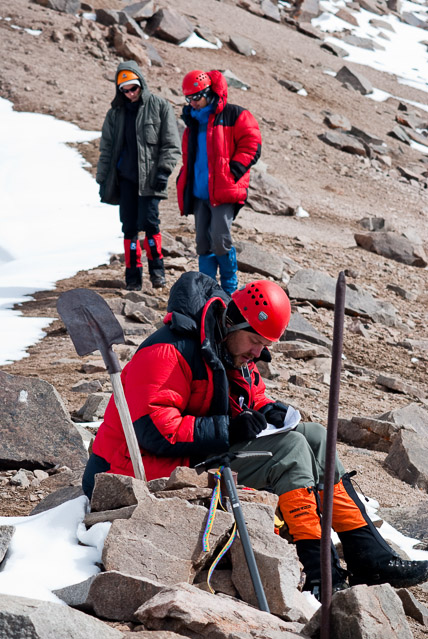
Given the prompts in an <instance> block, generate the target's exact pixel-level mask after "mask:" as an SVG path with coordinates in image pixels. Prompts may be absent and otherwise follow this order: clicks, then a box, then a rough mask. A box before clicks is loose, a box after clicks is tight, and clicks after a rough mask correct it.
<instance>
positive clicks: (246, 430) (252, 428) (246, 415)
mask: <svg viewBox="0 0 428 639" xmlns="http://www.w3.org/2000/svg"><path fill="white" fill-rule="evenodd" d="M266 426H267V422H266V419H265V417H264V415H262V414H261V413H259V412H257V411H256V410H251V409H250V408H247V409H246V410H243V411H242V413H239V415H238V416H237V417H235V418H234V419H231V420H230V423H229V443H230V445H231V446H233V444H237V443H238V442H244V441H248V440H250V439H255V438H256V437H257V435H258V434H259V433H261V431H262V430H264V429H265V428H266Z"/></svg>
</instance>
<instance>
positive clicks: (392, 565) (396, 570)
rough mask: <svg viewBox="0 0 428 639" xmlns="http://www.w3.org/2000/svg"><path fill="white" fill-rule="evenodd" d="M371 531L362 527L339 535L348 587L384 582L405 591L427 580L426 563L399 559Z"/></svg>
mask: <svg viewBox="0 0 428 639" xmlns="http://www.w3.org/2000/svg"><path fill="white" fill-rule="evenodd" d="M373 529H374V530H372V527H371V526H364V527H363V528H356V529H355V530H348V531H347V532H341V533H339V537H340V541H341V542H342V548H343V555H344V557H345V561H346V565H347V567H348V571H349V583H350V585H351V586H356V585H358V584H366V585H367V586H376V585H378V584H384V583H388V584H391V586H394V588H409V587H410V586H415V585H416V584H419V583H423V582H424V581H427V580H428V561H408V560H405V559H401V558H400V557H399V556H398V555H397V554H396V553H395V552H394V551H393V550H392V548H390V547H389V546H388V544H386V542H385V540H384V539H383V538H382V540H379V539H378V537H381V535H380V534H379V533H378V532H377V530H376V528H375V527H374V526H373ZM375 532H376V533H377V535H376V534H375ZM385 544H386V546H387V548H386V547H385Z"/></svg>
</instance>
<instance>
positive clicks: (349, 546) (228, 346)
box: [83, 272, 428, 596]
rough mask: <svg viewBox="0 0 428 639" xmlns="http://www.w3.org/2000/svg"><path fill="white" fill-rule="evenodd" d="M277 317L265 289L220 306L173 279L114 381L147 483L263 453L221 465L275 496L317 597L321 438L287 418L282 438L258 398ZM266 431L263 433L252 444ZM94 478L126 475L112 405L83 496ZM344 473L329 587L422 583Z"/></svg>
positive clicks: (420, 568) (198, 286)
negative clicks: (230, 457)
mask: <svg viewBox="0 0 428 639" xmlns="http://www.w3.org/2000/svg"><path fill="white" fill-rule="evenodd" d="M289 319H290V302H289V300H288V297H287V295H286V293H285V292H284V291H283V289H282V288H281V287H280V286H278V285H277V284H275V283H274V282H270V281H267V280H258V281H255V282H250V283H249V284H246V285H245V286H243V287H241V288H240V289H239V290H237V291H235V292H234V293H233V295H232V299H230V298H229V297H228V296H227V295H226V294H225V293H224V291H223V290H222V289H221V288H220V286H219V285H218V284H217V283H216V282H214V280H213V279H212V278H210V277H209V276H207V275H205V274H203V273H192V272H189V273H185V274H183V275H182V276H181V277H180V278H179V279H178V280H177V282H176V283H175V284H174V286H173V287H172V289H171V294H170V298H169V302H168V307H167V314H166V316H165V319H164V325H163V326H162V328H159V329H158V330H157V331H155V332H154V333H153V335H151V336H150V337H148V338H147V339H146V340H145V341H144V342H143V343H142V344H141V346H140V347H139V349H138V350H137V352H136V353H135V355H134V356H133V358H132V359H131V361H130V362H129V363H128V364H127V365H126V367H125V368H124V370H123V373H122V382H123V386H124V391H125V397H126V400H127V402H128V405H129V410H130V413H131V418H132V421H133V424H134V428H135V432H136V436H137V440H138V443H139V446H140V450H141V455H142V460H143V464H144V468H145V472H146V475H147V479H148V480H151V479H155V478H158V477H169V475H170V474H171V472H172V471H173V470H174V468H176V467H177V466H194V465H195V464H196V463H198V462H200V461H202V460H205V459H207V458H208V457H211V456H212V455H216V454H218V453H222V452H225V451H227V450H231V451H232V452H236V451H238V450H246V451H255V450H261V451H269V452H271V453H272V457H267V458H266V457H264V458H260V457H259V458H254V457H253V458H250V459H243V458H238V459H235V460H234V461H232V463H231V468H232V469H233V470H235V471H237V473H238V482H239V483H240V484H244V485H246V486H250V487H253V488H256V489H262V488H269V489H270V490H272V491H273V492H274V493H275V494H277V495H278V497H279V500H278V505H279V508H280V510H281V513H282V515H283V518H284V520H285V522H286V524H287V526H288V530H289V532H290V534H291V536H292V537H293V540H294V542H295V544H296V550H297V553H298V556H299V559H300V561H301V562H302V564H303V566H304V570H305V573H306V581H305V585H304V589H305V590H309V591H311V592H313V594H315V595H316V596H320V576H321V570H320V542H321V524H320V516H321V514H320V513H321V512H322V499H323V481H324V460H325V448H326V430H325V428H324V427H323V426H322V425H321V424H316V423H311V422H306V423H305V422H304V423H302V422H299V417H300V415H299V414H298V418H297V419H296V420H295V421H294V422H292V423H291V424H289V425H288V427H287V429H286V430H277V429H280V428H282V427H286V421H285V418H286V417H287V418H288V413H289V407H288V406H287V405H285V404H283V403H282V402H280V401H274V400H273V399H270V398H269V397H267V396H266V394H265V384H264V382H263V380H262V378H261V376H260V374H259V372H258V370H257V365H256V363H255V361H256V360H260V359H262V360H265V361H269V360H270V355H269V351H268V350H267V347H268V346H270V345H271V344H272V343H273V342H276V341H278V340H279V339H280V337H281V335H282V334H283V333H284V331H285V328H286V326H287V324H288V321H289ZM290 412H291V413H293V409H291V411H290ZM268 424H269V429H270V431H269V432H272V434H269V435H267V436H262V437H258V436H259V435H260V434H261V433H262V431H264V430H265V429H266V428H268ZM265 434H266V432H265ZM100 472H108V473H117V474H122V475H129V476H133V469H132V464H131V460H130V456H129V452H128V450H127V446H126V440H125V435H124V433H123V429H122V426H121V422H120V418H119V414H118V411H117V409H116V406H115V403H114V397H112V398H111V400H110V403H109V405H108V406H107V409H106V413H105V416H104V422H103V424H101V426H100V428H99V430H98V433H97V436H96V438H95V441H94V444H93V453H92V455H91V457H90V459H89V461H88V464H87V467H86V470H85V473H84V477H83V489H84V492H85V494H86V495H87V496H88V497H91V494H92V490H93V486H94V481H95V475H96V474H97V473H100ZM351 476H352V475H351V474H349V473H346V472H345V469H344V468H343V466H342V464H341V462H340V461H339V459H338V458H336V465H335V486H334V494H333V518H332V523H333V528H334V530H336V532H337V533H338V535H339V537H340V540H341V542H342V547H343V552H344V557H345V561H346V563H347V568H348V571H344V570H343V569H342V568H341V567H340V564H339V561H338V559H337V555H336V553H335V551H334V547H333V546H332V580H333V589H334V590H339V589H343V588H346V587H347V585H348V584H347V582H346V577H347V575H348V576H349V583H350V584H351V585H356V584H359V583H365V584H369V585H374V584H379V583H385V582H389V583H391V584H392V585H393V586H395V587H408V586H411V585H414V584H416V583H420V582H423V581H426V580H427V576H428V562H427V561H404V560H402V559H400V557H398V556H397V555H396V554H395V553H394V552H393V551H392V550H391V548H390V547H389V545H388V544H387V542H386V541H385V540H384V539H383V537H382V536H381V535H380V534H379V532H378V531H377V529H376V528H375V526H374V525H373V523H372V521H371V519H370V518H369V517H368V515H367V513H366V511H365V508H364V505H363V503H362V502H361V500H360V499H359V497H358V495H357V493H356V492H355V490H354V488H353V485H352V483H351Z"/></svg>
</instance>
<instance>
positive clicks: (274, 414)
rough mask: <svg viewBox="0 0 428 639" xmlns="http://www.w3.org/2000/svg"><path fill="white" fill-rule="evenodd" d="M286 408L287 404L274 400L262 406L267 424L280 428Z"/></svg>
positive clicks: (282, 424)
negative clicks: (272, 402)
mask: <svg viewBox="0 0 428 639" xmlns="http://www.w3.org/2000/svg"><path fill="white" fill-rule="evenodd" d="M287 410H288V406H286V404H283V403H282V402H275V403H274V404H268V406H266V407H264V410H263V414H264V416H265V417H266V420H267V421H268V422H269V424H272V426H276V427H277V428H282V427H283V426H284V417H285V415H286V413H287Z"/></svg>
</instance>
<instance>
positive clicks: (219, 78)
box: [207, 70, 227, 113]
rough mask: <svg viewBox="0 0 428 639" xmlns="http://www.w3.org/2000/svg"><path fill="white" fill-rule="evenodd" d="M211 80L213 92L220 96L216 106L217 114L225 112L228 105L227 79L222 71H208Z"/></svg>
mask: <svg viewBox="0 0 428 639" xmlns="http://www.w3.org/2000/svg"><path fill="white" fill-rule="evenodd" d="M207 73H208V75H209V76H210V78H211V87H210V89H211V91H213V92H214V93H215V94H216V95H217V96H218V102H217V104H216V110H215V112H216V113H220V111H223V109H224V107H225V106H226V104H227V82H226V78H225V77H224V75H223V74H222V73H221V72H220V71H215V70H214V71H207Z"/></svg>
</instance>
